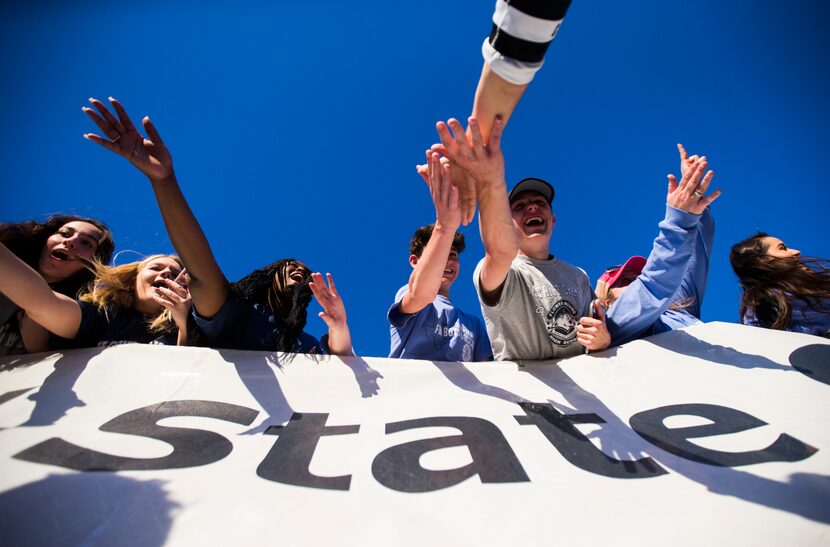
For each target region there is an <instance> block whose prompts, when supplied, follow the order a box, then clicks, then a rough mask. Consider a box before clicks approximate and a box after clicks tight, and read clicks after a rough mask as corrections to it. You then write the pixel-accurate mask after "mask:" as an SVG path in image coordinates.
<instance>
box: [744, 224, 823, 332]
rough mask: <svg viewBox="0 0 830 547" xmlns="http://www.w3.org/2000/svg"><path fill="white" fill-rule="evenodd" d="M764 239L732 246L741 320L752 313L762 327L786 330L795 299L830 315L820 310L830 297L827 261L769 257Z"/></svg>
mask: <svg viewBox="0 0 830 547" xmlns="http://www.w3.org/2000/svg"><path fill="white" fill-rule="evenodd" d="M765 237H769V235H767V234H765V233H763V232H758V233H757V234H754V235H752V236H750V237H748V238H746V239H744V240H743V241H740V242H738V243H736V244H735V245H733V246H732V250H731V251H730V253H729V262H730V263H731V264H732V269H733V270H735V273H736V274H737V275H738V279H739V281H740V284H741V288H742V289H743V294H742V295H741V307H740V313H741V319H743V318H745V317H746V315H747V312H750V311H751V312H753V313H754V314H755V316H756V317H757V318H758V320H759V321H760V323H761V324H762V325H764V326H769V327H771V328H773V329H778V330H786V329H787V328H788V327H789V325H790V321H791V320H792V301H793V299H796V298H798V299H801V300H804V301H805V302H806V303H807V305H808V306H809V307H810V308H811V309H813V310H815V311H825V312H828V313H830V310H827V309H825V308H822V307H821V300H822V299H827V298H830V269H829V268H828V262H827V260H826V259H822V258H815V257H803V256H792V257H787V258H780V257H775V256H772V255H769V254H767V251H768V250H769V248H768V246H767V245H765V244H764V242H763V238H765Z"/></svg>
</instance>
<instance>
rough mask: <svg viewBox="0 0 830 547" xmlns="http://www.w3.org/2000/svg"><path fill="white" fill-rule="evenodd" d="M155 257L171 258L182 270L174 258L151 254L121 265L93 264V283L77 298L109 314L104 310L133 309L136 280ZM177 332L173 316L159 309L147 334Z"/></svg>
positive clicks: (166, 310) (173, 256)
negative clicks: (88, 289) (90, 287)
mask: <svg viewBox="0 0 830 547" xmlns="http://www.w3.org/2000/svg"><path fill="white" fill-rule="evenodd" d="M157 258H172V259H173V260H175V261H176V262H177V263H178V264H179V266H181V267H182V268H184V265H183V264H182V261H181V260H179V257H177V256H175V255H162V254H157V255H150V256H148V257H146V258H144V260H140V261H138V262H130V263H129V264H122V265H121V266H107V265H105V264H101V263H95V264H94V265H93V266H92V268H91V269H92V270H93V272H94V273H95V281H94V282H93V286H92V290H91V291H90V292H87V293H85V294H83V295H81V296H80V297H79V300H81V301H83V302H90V303H92V304H95V305H96V306H97V307H98V309H99V310H100V311H101V312H102V313H104V315H108V311H107V308H110V307H117V308H132V307H133V305H134V304H135V280H136V277H138V272H140V271H141V270H142V269H143V268H144V267H145V266H146V265H147V264H148V263H149V262H151V261H153V260H155V259H157ZM175 330H176V323H175V321H173V313H172V312H171V311H170V310H169V309H167V308H162V311H161V312H160V313H159V314H158V315H157V316H156V317H155V318H154V319H153V320H152V321H150V332H171V331H175Z"/></svg>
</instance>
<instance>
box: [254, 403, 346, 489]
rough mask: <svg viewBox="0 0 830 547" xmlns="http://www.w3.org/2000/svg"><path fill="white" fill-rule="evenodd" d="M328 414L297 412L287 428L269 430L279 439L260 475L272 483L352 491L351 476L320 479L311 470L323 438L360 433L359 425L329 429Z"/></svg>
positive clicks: (257, 470) (259, 471) (264, 461)
mask: <svg viewBox="0 0 830 547" xmlns="http://www.w3.org/2000/svg"><path fill="white" fill-rule="evenodd" d="M328 417H329V415H328V414H314V413H302V414H300V413H299V412H295V413H294V414H293V415H292V416H291V419H290V420H289V421H288V423H287V424H285V426H279V427H269V428H268V430H267V431H266V434H269V435H273V434H274V433H275V432H276V434H277V435H279V437H278V438H277V440H276V441H275V442H274V446H272V447H271V450H270V451H269V452H268V455H267V456H265V459H264V460H262V463H260V464H259V467H257V469H256V474H257V475H259V476H260V477H262V478H263V479H267V480H269V481H275V482H281V483H283V484H294V485H297V486H308V487H310V488H322V489H326V490H348V489H349V485H350V484H351V482H352V476H351V475H342V476H339V477H319V476H317V475H313V474H312V473H311V472H310V471H309V470H308V466H309V464H310V463H311V457H312V456H313V455H314V449H315V448H317V443H318V442H319V441H320V437H323V436H324V435H349V434H352V433H357V432H358V431H359V430H360V426H359V425H336V426H327V425H326V420H327V419H328Z"/></svg>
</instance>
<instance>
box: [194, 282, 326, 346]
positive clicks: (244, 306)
mask: <svg viewBox="0 0 830 547" xmlns="http://www.w3.org/2000/svg"><path fill="white" fill-rule="evenodd" d="M193 317H194V318H195V319H196V325H198V327H199V328H200V329H201V331H202V334H203V335H204V342H205V344H206V345H207V346H210V347H212V348H224V349H245V350H255V351H275V350H276V349H277V341H278V340H279V338H280V335H281V334H282V331H283V329H284V328H285V323H284V322H283V321H282V319H280V318H279V317H277V316H275V315H274V313H273V312H272V311H271V310H269V309H266V308H263V307H262V306H260V305H259V304H254V303H251V302H243V301H240V300H237V299H236V298H234V297H232V296H229V297H228V298H226V299H225V303H224V304H222V307H221V308H219V311H218V312H217V313H216V315H214V316H213V317H211V318H210V319H205V318H204V317H202V316H200V315H199V314H198V313H196V309H195V308H194V309H193ZM291 351H292V352H294V353H327V352H326V351H324V350H323V348H322V347H321V345H320V342H318V341H317V339H316V338H314V337H313V336H311V335H310V334H308V333H307V332H305V331H302V332H301V333H300V336H298V337H297V341H296V342H295V343H294V348H293V349H292V350H291Z"/></svg>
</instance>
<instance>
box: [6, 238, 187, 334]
mask: <svg viewBox="0 0 830 547" xmlns="http://www.w3.org/2000/svg"><path fill="white" fill-rule="evenodd" d="M95 270H96V272H97V275H96V278H95V281H94V285H93V288H92V290H91V291H90V292H89V293H86V294H84V295H82V296H81V298H80V299H79V300H75V299H73V298H71V297H69V296H66V295H63V294H61V293H58V292H55V291H53V290H52V289H51V287H49V285H48V284H47V283H46V280H45V279H44V278H43V277H41V276H40V275H39V274H38V273H37V272H36V271H35V270H33V269H32V268H31V267H29V266H28V265H27V264H26V263H25V262H23V261H22V260H20V259H19V258H17V257H16V256H15V255H14V254H13V253H11V252H10V251H9V249H8V248H7V247H6V246H5V245H2V244H0V292H2V293H3V294H5V295H6V296H7V297H8V298H9V299H10V300H11V301H12V302H14V303H15V304H17V305H18V306H20V307H21V308H22V309H23V310H24V311H25V312H26V315H27V316H29V317H30V318H31V319H32V320H33V321H35V322H36V323H38V324H39V325H41V326H42V327H44V328H45V329H47V330H48V331H49V332H51V333H52V334H54V335H55V337H53V338H52V340H51V346H52V347H53V348H54V349H66V348H77V347H91V346H96V345H97V346H108V345H115V344H122V343H129V342H138V343H159V344H176V343H180V344H183V343H184V340H185V337H186V336H187V328H186V322H187V318H188V316H189V313H190V298H189V296H188V294H187V289H186V287H184V286H183V284H181V283H180V282H177V281H176V280H177V279H179V280H180V279H181V273H182V270H183V268H182V265H181V262H180V261H179V259H178V258H176V257H175V256H169V255H152V256H149V257H147V258H145V259H144V260H142V261H140V262H132V263H130V264H124V265H122V266H105V265H103V264H98V265H96V266H95Z"/></svg>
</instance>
